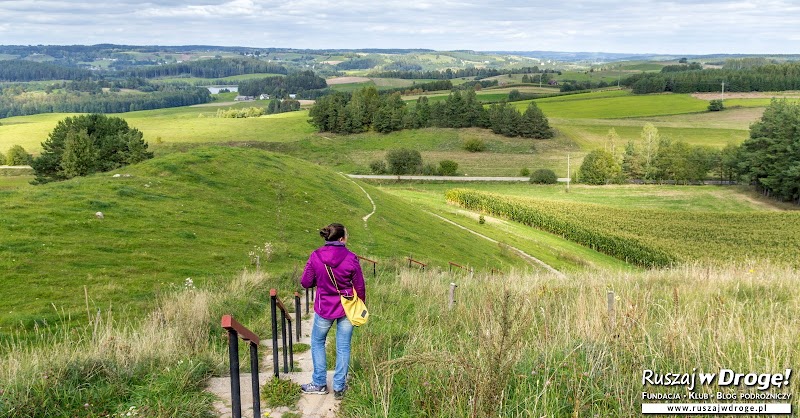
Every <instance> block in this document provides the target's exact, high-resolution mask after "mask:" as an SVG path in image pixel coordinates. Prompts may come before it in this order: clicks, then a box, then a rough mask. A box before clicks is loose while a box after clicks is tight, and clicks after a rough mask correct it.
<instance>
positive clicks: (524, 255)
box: [426, 211, 567, 279]
mask: <svg viewBox="0 0 800 418" xmlns="http://www.w3.org/2000/svg"><path fill="white" fill-rule="evenodd" d="M426 212H427V211H426ZM428 213H429V214H431V215H433V216H435V217H437V218H439V219H441V220H443V221H445V222H447V223H449V224H451V225H455V226H457V227H459V228H461V229H463V230H465V231H468V232H470V233H472V234H475V235H477V236H479V237H481V238H483V239H485V240H487V241H489V242H493V243H495V244H499V243H500V242H499V241H497V240H496V239H493V238H489V237H487V236H486V235H483V234H481V233H480V232H477V231H473V230H471V229H469V228H467V227H466V226H463V225H460V224H457V223H455V222H453V221H451V220H449V219H447V218H445V217H443V216H440V215H437V214H435V213H433V212H428ZM505 245H507V246H508V248H509V249H510V250H511V251H514V252H515V253H517V255H519V256H520V257H522V258H523V259H525V261H527V262H528V263H529V264H531V265H533V266H537V267H544V269H545V270H547V271H549V272H551V273H553V274H555V275H557V276H558V277H560V278H562V279H563V278H565V277H567V276H565V275H564V273H562V272H560V271H558V270H556V269H554V268H553V267H552V266H551V265H549V264H547V263H545V262H544V261H542V260H539V259H538V258H536V257H534V256H532V255H530V254H528V253H526V252H525V251H522V250H520V249H519V248H517V247H512V246H511V245H508V244H505Z"/></svg>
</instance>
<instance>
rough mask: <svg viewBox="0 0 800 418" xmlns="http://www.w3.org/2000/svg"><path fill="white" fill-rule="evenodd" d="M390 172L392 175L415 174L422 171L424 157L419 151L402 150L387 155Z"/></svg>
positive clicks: (392, 151)
mask: <svg viewBox="0 0 800 418" xmlns="http://www.w3.org/2000/svg"><path fill="white" fill-rule="evenodd" d="M386 162H387V163H389V172H390V173H392V174H397V175H401V174H414V173H419V172H420V170H421V169H422V155H420V153H419V151H417V150H410V149H406V148H400V149H395V150H391V151H389V152H387V153H386Z"/></svg>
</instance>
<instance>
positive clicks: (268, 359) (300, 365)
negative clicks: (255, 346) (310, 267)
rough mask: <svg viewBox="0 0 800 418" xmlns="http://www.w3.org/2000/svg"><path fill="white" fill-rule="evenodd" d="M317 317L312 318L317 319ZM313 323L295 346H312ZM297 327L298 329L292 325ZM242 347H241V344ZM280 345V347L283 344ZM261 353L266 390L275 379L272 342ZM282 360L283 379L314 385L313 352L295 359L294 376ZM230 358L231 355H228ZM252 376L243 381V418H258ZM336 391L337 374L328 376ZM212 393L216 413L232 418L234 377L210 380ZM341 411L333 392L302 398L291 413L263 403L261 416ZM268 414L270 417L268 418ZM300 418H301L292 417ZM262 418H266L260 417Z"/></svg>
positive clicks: (314, 417) (306, 417) (311, 416)
mask: <svg viewBox="0 0 800 418" xmlns="http://www.w3.org/2000/svg"><path fill="white" fill-rule="evenodd" d="M304 309H305V301H304V300H303V299H302V298H301V308H300V310H301V311H303V310H304ZM313 317H314V316H313V314H312V315H311V318H313ZM311 321H312V319H307V320H305V319H304V320H303V322H302V324H301V327H302V332H301V336H302V338H301V339H300V341H295V342H294V343H295V344H297V343H298V342H300V343H304V344H308V345H310V344H311V341H310V333H311V326H312V322H311ZM292 327H294V325H292ZM240 344H241V343H240ZM279 344H280V343H279ZM328 344H334V342H333V341H332V339H331V338H329V339H328ZM258 351H259V353H261V355H260V358H259V359H258V361H259V369H260V372H259V375H258V380H259V387H263V386H264V385H265V384H266V383H267V382H268V381H269V380H270V379H272V378H273V373H274V372H273V369H272V340H271V339H268V340H266V341H264V340H262V341H261V345H260V346H259V350H258ZM278 355H279V356H280V358H279V359H278V360H279V363H280V365H281V366H280V367H281V369H280V372H281V373H280V376H281V377H280V378H281V379H287V378H288V379H290V380H291V381H292V382H295V383H297V384H299V385H302V384H304V383H309V382H311V374H312V372H313V370H314V364H313V363H312V361H311V350H309V351H306V352H304V353H297V354H295V355H294V361H295V363H297V366H296V368H297V369H299V370H300V371H298V372H293V373H283V357H282V356H283V354H278ZM226 357H227V354H226ZM240 362H241V363H242V364H244V363H247V362H249V360H248V359H246V358H241V359H240ZM251 376H252V375H251V374H250V373H242V374H241V375H240V376H239V377H240V379H239V387H240V388H241V392H240V393H241V399H242V417H248V418H254V417H253V395H252V393H251V390H250V379H251V378H252V377H251ZM331 388H333V371H329V372H328V389H331ZM206 390H207V391H208V392H211V393H212V394H214V395H216V396H217V397H218V398H219V400H217V401H216V402H214V409H215V410H216V416H218V417H220V418H231V417H232V415H233V414H232V412H231V379H230V376H224V377H213V378H211V379H209V382H208V386H207V387H206ZM338 409H339V401H337V400H335V399H334V398H333V390H332V389H331V390H330V393H328V394H327V395H305V394H301V395H300V400H299V401H298V402H297V407H296V408H293V409H290V408H287V407H278V408H269V407H267V406H266V404H265V403H264V401H263V400H262V401H261V414H262V415H263V416H268V417H269V418H280V417H282V416H284V414H289V413H294V414H297V413H300V414H301V415H300V416H302V417H303V418H335V417H336V412H337V411H338ZM267 413H268V415H267ZM292 416H297V415H292ZM258 418H262V417H258Z"/></svg>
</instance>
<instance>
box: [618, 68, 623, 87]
mask: <svg viewBox="0 0 800 418" xmlns="http://www.w3.org/2000/svg"><path fill="white" fill-rule="evenodd" d="M617 68H619V70H618V71H617V89H619V80H620V79H621V78H622V64H620V65H619V66H618V67H617Z"/></svg>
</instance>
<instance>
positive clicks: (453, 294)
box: [447, 283, 458, 309]
mask: <svg viewBox="0 0 800 418" xmlns="http://www.w3.org/2000/svg"><path fill="white" fill-rule="evenodd" d="M456 287H458V285H457V284H455V283H450V300H449V303H448V304H447V309H453V306H455V304H456Z"/></svg>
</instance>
